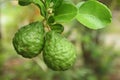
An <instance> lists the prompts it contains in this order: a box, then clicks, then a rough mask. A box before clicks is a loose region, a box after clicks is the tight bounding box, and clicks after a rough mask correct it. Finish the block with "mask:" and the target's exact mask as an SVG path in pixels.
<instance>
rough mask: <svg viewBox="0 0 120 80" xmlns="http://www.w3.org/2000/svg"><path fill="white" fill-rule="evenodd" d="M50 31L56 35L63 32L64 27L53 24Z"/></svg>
mask: <svg viewBox="0 0 120 80" xmlns="http://www.w3.org/2000/svg"><path fill="white" fill-rule="evenodd" d="M50 28H51V30H53V31H55V32H57V33H62V32H63V31H64V27H63V25H61V24H54V25H51V26H50Z"/></svg>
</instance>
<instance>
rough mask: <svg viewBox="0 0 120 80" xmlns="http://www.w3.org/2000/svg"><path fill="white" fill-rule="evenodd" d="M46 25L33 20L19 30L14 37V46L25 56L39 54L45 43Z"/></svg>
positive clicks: (29, 56)
mask: <svg viewBox="0 0 120 80" xmlns="http://www.w3.org/2000/svg"><path fill="white" fill-rule="evenodd" d="M44 32H45V31H44V27H43V24H42V23H41V22H33V23H30V24H29V25H26V26H24V27H22V28H20V29H19V30H18V32H17V33H16V34H15V36H14V38H13V46H14V48H15V50H16V51H17V53H18V54H20V55H22V56H23V57H25V58H33V57H35V56H37V55H38V54H39V53H40V52H41V51H42V49H43V45H44Z"/></svg>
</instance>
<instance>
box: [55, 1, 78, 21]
mask: <svg viewBox="0 0 120 80" xmlns="http://www.w3.org/2000/svg"><path fill="white" fill-rule="evenodd" d="M76 15H77V8H76V7H75V6H74V5H73V4H71V3H66V2H63V3H62V4H61V5H60V6H59V7H58V8H56V9H55V11H54V18H55V21H56V22H68V21H70V20H72V19H73V18H74V17H75V16H76Z"/></svg>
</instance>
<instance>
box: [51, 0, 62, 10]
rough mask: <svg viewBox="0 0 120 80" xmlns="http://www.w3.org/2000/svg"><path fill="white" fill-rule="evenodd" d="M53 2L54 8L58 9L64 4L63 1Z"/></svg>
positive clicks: (54, 0)
mask: <svg viewBox="0 0 120 80" xmlns="http://www.w3.org/2000/svg"><path fill="white" fill-rule="evenodd" d="M52 2H53V7H54V8H57V7H59V6H60V5H61V4H62V2H63V0H52Z"/></svg>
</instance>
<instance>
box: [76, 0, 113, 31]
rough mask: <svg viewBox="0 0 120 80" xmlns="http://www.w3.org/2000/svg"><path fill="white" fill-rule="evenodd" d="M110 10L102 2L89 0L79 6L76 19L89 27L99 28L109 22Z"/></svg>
mask: <svg viewBox="0 0 120 80" xmlns="http://www.w3.org/2000/svg"><path fill="white" fill-rule="evenodd" d="M111 17H112V16H111V12H110V10H109V9H108V8H107V7H106V6H105V5H104V4H102V3H100V2H98V1H93V0H89V1H86V2H84V3H83V4H82V5H81V6H80V7H79V13H78V15H77V16H76V18H77V20H78V21H79V22H80V23H82V24H83V25H85V26H86V27H88V28H91V29H100V28H103V27H105V26H106V25H107V24H108V23H110V22H111Z"/></svg>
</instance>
